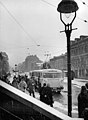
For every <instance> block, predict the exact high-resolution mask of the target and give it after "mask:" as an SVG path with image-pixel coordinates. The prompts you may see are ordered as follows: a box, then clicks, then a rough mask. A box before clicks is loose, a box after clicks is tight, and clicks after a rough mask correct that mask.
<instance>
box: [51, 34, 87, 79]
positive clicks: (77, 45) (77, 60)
mask: <svg viewBox="0 0 88 120" xmlns="http://www.w3.org/2000/svg"><path fill="white" fill-rule="evenodd" d="M50 65H51V68H56V69H60V70H67V54H62V55H60V56H58V57H54V58H52V59H50ZM71 70H73V71H74V73H75V77H76V78H84V79H88V36H80V38H75V40H74V41H71Z"/></svg>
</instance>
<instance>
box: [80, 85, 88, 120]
mask: <svg viewBox="0 0 88 120" xmlns="http://www.w3.org/2000/svg"><path fill="white" fill-rule="evenodd" d="M78 116H79V118H84V120H88V83H86V84H85V86H82V87H81V91H80V93H79V95H78Z"/></svg>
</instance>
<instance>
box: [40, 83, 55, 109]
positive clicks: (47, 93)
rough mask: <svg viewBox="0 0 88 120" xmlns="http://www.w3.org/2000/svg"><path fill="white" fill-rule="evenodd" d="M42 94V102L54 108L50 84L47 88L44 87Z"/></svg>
mask: <svg viewBox="0 0 88 120" xmlns="http://www.w3.org/2000/svg"><path fill="white" fill-rule="evenodd" d="M41 94H42V101H43V102H44V103H46V104H47V105H50V106H51V107H53V97H52V90H51V88H50V85H49V84H47V86H46V87H43V89H42V91H41Z"/></svg>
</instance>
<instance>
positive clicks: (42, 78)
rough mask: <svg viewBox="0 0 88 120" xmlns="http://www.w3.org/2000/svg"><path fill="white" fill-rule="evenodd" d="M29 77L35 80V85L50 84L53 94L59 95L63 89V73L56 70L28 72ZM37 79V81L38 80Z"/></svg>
mask: <svg viewBox="0 0 88 120" xmlns="http://www.w3.org/2000/svg"><path fill="white" fill-rule="evenodd" d="M30 76H33V77H34V78H35V81H36V83H40V84H41V86H43V84H44V83H46V84H48V83H49V84H50V87H51V88H52V91H53V92H58V93H60V92H61V90H62V89H63V88H64V87H63V81H64V76H63V72H62V71H61V70H58V69H40V70H32V71H30ZM38 78H39V79H38Z"/></svg>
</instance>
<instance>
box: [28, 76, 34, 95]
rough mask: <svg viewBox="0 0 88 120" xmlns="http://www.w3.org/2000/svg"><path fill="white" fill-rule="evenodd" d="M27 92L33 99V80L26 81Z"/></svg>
mask: <svg viewBox="0 0 88 120" xmlns="http://www.w3.org/2000/svg"><path fill="white" fill-rule="evenodd" d="M27 90H28V92H29V93H30V95H33V97H35V93H34V82H33V79H32V78H30V79H29V80H28V81H27Z"/></svg>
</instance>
